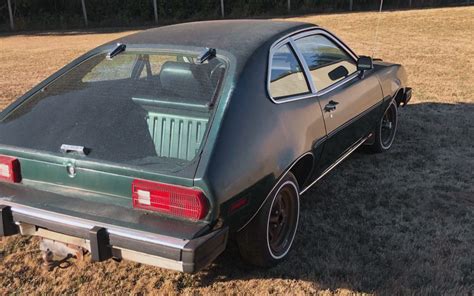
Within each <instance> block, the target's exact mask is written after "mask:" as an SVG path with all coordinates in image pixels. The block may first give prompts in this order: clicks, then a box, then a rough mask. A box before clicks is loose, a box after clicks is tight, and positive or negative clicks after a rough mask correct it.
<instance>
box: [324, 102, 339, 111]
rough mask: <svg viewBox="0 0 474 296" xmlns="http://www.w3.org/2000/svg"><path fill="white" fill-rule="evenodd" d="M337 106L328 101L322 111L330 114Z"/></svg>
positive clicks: (335, 103)
mask: <svg viewBox="0 0 474 296" xmlns="http://www.w3.org/2000/svg"><path fill="white" fill-rule="evenodd" d="M337 104H339V102H336V101H333V100H330V101H329V103H328V104H327V105H326V106H324V111H326V112H332V111H334V110H336V106H337Z"/></svg>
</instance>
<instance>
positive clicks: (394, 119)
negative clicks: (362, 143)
mask: <svg viewBox="0 0 474 296" xmlns="http://www.w3.org/2000/svg"><path fill="white" fill-rule="evenodd" d="M397 126H398V108H397V104H396V102H395V101H392V102H391V103H390V105H389V106H388V108H387V109H386V110H385V112H384V114H383V116H382V118H381V119H380V122H379V123H378V125H377V129H376V131H375V141H374V144H372V145H371V146H370V149H371V150H372V151H373V152H376V153H381V152H385V151H387V150H389V149H390V147H392V144H393V140H394V139H395V135H396V133H397Z"/></svg>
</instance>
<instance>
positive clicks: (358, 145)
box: [300, 134, 372, 195]
mask: <svg viewBox="0 0 474 296" xmlns="http://www.w3.org/2000/svg"><path fill="white" fill-rule="evenodd" d="M370 136H372V134H369V135H368V136H367V137H364V138H362V139H360V140H359V142H357V144H356V145H354V146H353V147H352V148H350V149H349V150H347V152H346V153H345V154H344V155H342V156H341V157H340V158H339V159H338V160H337V161H336V162H335V163H333V164H332V165H330V166H329V167H328V168H327V169H326V170H325V171H324V172H323V173H322V174H321V175H320V176H319V177H318V178H317V179H316V180H314V181H313V182H312V183H311V184H309V185H308V186H306V188H305V189H303V190H301V192H300V195H302V194H304V193H305V192H306V191H307V190H308V189H309V188H311V186H313V185H314V184H316V182H318V181H319V180H321V179H322V178H323V177H324V176H325V175H326V174H327V173H329V172H330V171H331V170H332V169H333V168H335V167H336V166H337V165H338V164H339V163H341V162H342V161H343V160H344V159H346V158H347V157H348V156H349V155H351V154H352V152H354V151H355V150H356V149H357V148H359V147H360V146H361V145H362V144H364V142H365V141H367V139H368V138H370Z"/></svg>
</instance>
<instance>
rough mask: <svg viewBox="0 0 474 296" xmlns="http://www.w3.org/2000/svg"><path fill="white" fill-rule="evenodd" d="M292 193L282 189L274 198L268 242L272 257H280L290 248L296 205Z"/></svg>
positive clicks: (295, 221)
mask: <svg viewBox="0 0 474 296" xmlns="http://www.w3.org/2000/svg"><path fill="white" fill-rule="evenodd" d="M294 198H295V196H294V192H293V191H292V190H291V188H290V187H288V186H287V187H284V188H282V189H281V190H280V192H279V193H278V194H277V196H276V197H275V200H274V202H273V205H272V208H271V210H270V217H269V225H268V240H269V245H270V248H271V251H272V253H273V254H274V256H281V255H282V254H285V253H286V252H287V251H288V248H289V247H290V246H291V243H292V240H293V236H294V232H295V230H296V223H297V217H296V216H297V211H298V209H297V208H296V207H297V204H296V202H295V200H294Z"/></svg>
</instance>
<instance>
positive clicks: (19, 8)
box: [0, 0, 471, 31]
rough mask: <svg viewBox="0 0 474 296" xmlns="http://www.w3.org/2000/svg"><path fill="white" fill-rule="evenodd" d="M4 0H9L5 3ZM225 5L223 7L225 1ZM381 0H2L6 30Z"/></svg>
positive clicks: (360, 6) (413, 3)
mask: <svg viewBox="0 0 474 296" xmlns="http://www.w3.org/2000/svg"><path fill="white" fill-rule="evenodd" d="M2 2H3V3H2ZM470 2H471V1H469V0H384V3H383V8H384V9H405V8H421V7H438V6H449V5H463V4H470ZM222 5H223V6H222ZM379 5H380V0H194V1H190V0H187V1H185V0H0V30H2V31H5V30H9V29H10V22H13V23H12V24H11V25H14V27H15V29H19V30H22V29H68V28H78V27H84V26H85V25H89V26H94V27H107V26H141V25H145V26H146V25H151V24H153V23H155V22H158V23H161V24H169V23H174V22H179V21H184V20H200V19H215V18H221V17H223V16H224V17H226V18H238V17H258V16H270V15H284V14H288V13H290V14H300V13H312V12H316V13H327V12H339V11H349V10H353V11H364V10H375V9H378V7H379Z"/></svg>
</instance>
